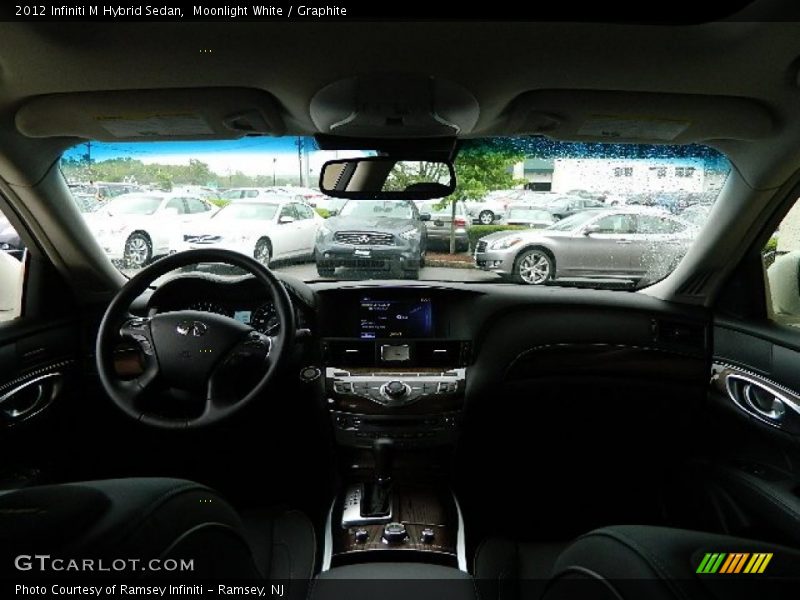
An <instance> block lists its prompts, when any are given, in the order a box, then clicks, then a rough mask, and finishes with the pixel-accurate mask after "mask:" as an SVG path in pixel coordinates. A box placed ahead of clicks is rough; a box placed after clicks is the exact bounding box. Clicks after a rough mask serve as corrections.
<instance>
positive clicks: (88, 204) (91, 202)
mask: <svg viewBox="0 0 800 600" xmlns="http://www.w3.org/2000/svg"><path fill="white" fill-rule="evenodd" d="M70 191H71V192H72V200H73V202H75V206H76V207H77V208H78V210H79V211H80V212H82V213H91V212H94V211H96V210H99V209H100V208H102V207H103V206H105V205H106V203H107V201H106V200H101V199H98V198H97V196H95V195H93V194H87V193H84V192H76V191H74V190H70Z"/></svg>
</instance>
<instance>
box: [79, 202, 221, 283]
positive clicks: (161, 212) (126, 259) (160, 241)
mask: <svg viewBox="0 0 800 600" xmlns="http://www.w3.org/2000/svg"><path fill="white" fill-rule="evenodd" d="M216 211H217V207H216V206H214V205H213V204H211V203H210V202H207V201H205V200H202V199H201V198H198V197H196V196H188V195H184V194H169V193H160V192H146V193H136V194H123V195H122V196H117V197H116V198H114V199H113V200H111V201H109V202H108V203H106V204H105V205H103V206H102V207H101V208H100V209H98V210H97V211H95V212H91V213H88V214H86V215H85V216H84V218H85V220H86V224H87V225H88V226H89V229H90V230H91V231H92V233H93V234H94V236H95V238H96V239H97V241H98V243H99V244H100V247H101V248H102V249H103V251H104V252H105V253H106V255H107V256H108V257H109V258H110V259H111V260H118V261H122V263H123V264H124V266H125V267H127V268H131V269H137V268H141V267H143V266H145V265H146V264H148V263H149V262H150V261H151V260H152V259H153V257H156V256H162V255H164V254H169V253H170V252H174V251H175V250H176V249H177V247H178V245H179V243H180V232H181V227H182V226H183V225H186V224H188V223H190V222H192V221H197V220H206V219H208V218H209V217H210V216H211V215H213V214H214V213H215V212H216Z"/></svg>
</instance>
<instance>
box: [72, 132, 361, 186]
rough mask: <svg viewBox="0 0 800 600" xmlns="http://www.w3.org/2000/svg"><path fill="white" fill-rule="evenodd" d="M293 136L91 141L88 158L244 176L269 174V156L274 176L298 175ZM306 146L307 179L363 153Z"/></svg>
mask: <svg viewBox="0 0 800 600" xmlns="http://www.w3.org/2000/svg"><path fill="white" fill-rule="evenodd" d="M297 140H298V138H296V137H286V138H274V137H248V138H242V139H239V140H214V141H206V142H130V143H128V142H125V143H116V144H115V143H103V142H92V143H91V157H92V160H93V161H95V162H99V161H102V160H106V159H109V158H119V157H130V158H133V159H137V160H141V161H142V162H143V163H145V164H151V163H159V164H171V165H186V164H188V163H189V159H192V158H194V159H197V160H200V161H202V162H204V163H206V164H207V165H208V166H209V167H210V168H211V170H212V171H213V172H215V173H217V174H219V175H229V174H232V173H235V172H236V171H241V172H242V173H244V174H246V175H272V169H273V159H274V166H275V174H276V175H277V176H279V177H280V176H286V175H292V176H296V175H298V173H299V171H300V166H299V161H298V157H297ZM304 142H305V146H306V148H308V151H307V153H306V155H307V157H308V158H306V156H304V157H303V161H306V160H308V161H309V164H308V172H309V175H310V176H311V179H312V180H313V179H316V178H317V177H318V176H319V170H320V168H321V166H322V163H324V162H325V161H327V160H331V159H333V158H337V156H338V157H339V158H347V157H349V156H360V155H362V154H363V152H351V151H346V152H345V151H343V152H338V153H337V152H331V151H321V150H316V149H315V148H316V145H315V144H314V140H313V139H312V138H305V139H304ZM86 152H87V145H86V144H80V145H78V146H75V147H74V148H71V149H70V150H68V151H67V152H65V153H64V156H65V157H67V158H79V157H81V156H83V155H85V154H86ZM304 171H305V162H304Z"/></svg>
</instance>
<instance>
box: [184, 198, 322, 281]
mask: <svg viewBox="0 0 800 600" xmlns="http://www.w3.org/2000/svg"><path fill="white" fill-rule="evenodd" d="M322 221H323V218H322V217H320V216H319V215H318V214H317V213H316V211H315V210H314V209H313V208H311V206H309V205H308V204H306V203H305V202H299V201H297V200H296V199H295V197H294V196H273V197H272V198H271V199H267V200H256V201H250V202H247V201H245V200H239V201H238V202H233V203H231V204H228V205H227V206H225V207H224V208H221V209H220V210H219V212H217V214H215V215H214V216H213V217H212V218H211V219H209V220H207V221H204V222H202V223H195V224H193V225H192V226H191V227H186V228H184V234H183V247H184V248H186V249H193V248H224V249H227V250H235V251H237V252H241V253H242V254H247V255H248V256H252V257H253V258H255V259H256V260H258V261H260V262H261V263H263V264H265V265H269V263H270V261H272V260H284V259H289V258H298V257H310V256H311V255H312V254H313V252H314V240H315V239H316V236H317V230H318V229H319V226H320V224H321V223H322Z"/></svg>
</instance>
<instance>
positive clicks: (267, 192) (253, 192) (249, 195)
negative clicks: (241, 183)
mask: <svg viewBox="0 0 800 600" xmlns="http://www.w3.org/2000/svg"><path fill="white" fill-rule="evenodd" d="M276 194H283V192H282V191H281V190H280V189H278V188H274V187H272V188H269V187H263V188H256V187H243V188H232V189H230V190H225V191H224V192H222V194H220V198H221V199H222V200H228V201H229V202H241V201H245V202H246V201H248V200H265V199H268V198H272V197H273V196H275V195H276Z"/></svg>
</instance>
